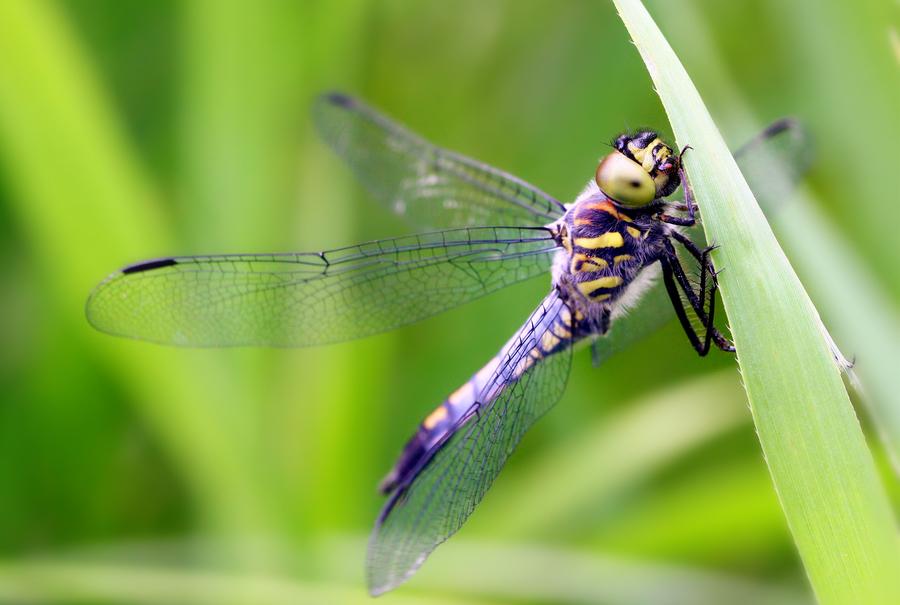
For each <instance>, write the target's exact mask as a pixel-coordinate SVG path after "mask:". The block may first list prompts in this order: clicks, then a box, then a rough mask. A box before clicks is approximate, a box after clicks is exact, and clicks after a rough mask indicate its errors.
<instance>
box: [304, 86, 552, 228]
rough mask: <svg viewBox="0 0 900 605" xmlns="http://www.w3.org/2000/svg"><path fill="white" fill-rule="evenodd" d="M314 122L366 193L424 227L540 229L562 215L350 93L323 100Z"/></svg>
mask: <svg viewBox="0 0 900 605" xmlns="http://www.w3.org/2000/svg"><path fill="white" fill-rule="evenodd" d="M314 119H315V122H316V125H317V127H318V129H319V132H320V133H321V135H322V138H323V139H324V140H325V141H326V142H328V144H329V145H330V146H331V147H332V148H334V150H335V151H336V152H337V153H338V155H340V156H341V157H342V158H344V160H346V162H347V163H348V164H349V165H350V167H351V168H352V169H353V171H354V172H355V173H356V175H357V177H358V178H359V180H360V181H361V182H362V183H363V185H364V186H365V187H366V188H367V189H368V190H369V192H370V193H371V194H372V195H373V196H374V197H375V198H377V199H378V200H379V201H380V202H381V203H383V204H384V205H386V206H387V207H388V209H389V210H390V211H392V212H395V213H397V214H400V215H402V216H404V217H405V218H406V219H408V220H409V221H410V222H411V223H412V224H413V225H415V226H417V227H419V228H452V227H470V226H478V225H504V226H523V227H527V226H537V225H545V224H547V223H550V222H553V221H555V220H556V219H558V218H559V217H560V216H562V215H563V213H565V207H564V206H563V204H562V203H560V202H559V201H557V200H556V199H554V198H553V197H551V196H550V195H548V194H546V193H544V192H543V191H541V190H539V189H537V188H536V187H534V186H532V185H529V184H528V183H526V182H524V181H522V180H521V179H518V178H516V177H514V176H512V175H510V174H507V173H506V172H503V171H502V170H498V169H496V168H492V167H490V166H488V165H486V164H482V163H481V162H477V161H475V160H472V159H470V158H467V157H465V156H462V155H460V154H458V153H454V152H452V151H447V150H446V149H441V148H439V147H436V146H435V145H432V144H431V143H429V142H428V141H426V140H425V139H423V138H422V137H420V136H418V135H416V134H414V133H412V132H410V131H409V130H407V129H406V128H404V127H402V126H400V125H399V124H397V123H396V122H393V121H392V120H390V119H389V118H387V117H385V116H384V115H382V114H380V113H378V112H377V111H375V110H374V109H372V108H371V107H369V106H368V105H365V104H364V103H362V102H361V101H358V100H356V99H353V98H351V97H348V96H346V95H342V94H336V93H333V94H328V95H323V96H322V97H320V98H319V99H318V100H317V102H316V105H315V109H314Z"/></svg>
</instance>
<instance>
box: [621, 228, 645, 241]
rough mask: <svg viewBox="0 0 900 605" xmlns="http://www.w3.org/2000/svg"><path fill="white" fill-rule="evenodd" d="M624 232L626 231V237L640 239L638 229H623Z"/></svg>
mask: <svg viewBox="0 0 900 605" xmlns="http://www.w3.org/2000/svg"><path fill="white" fill-rule="evenodd" d="M625 230H626V231H628V235H630V236H631V237H633V238H634V239H640V238H641V230H640V229H635V228H634V227H625Z"/></svg>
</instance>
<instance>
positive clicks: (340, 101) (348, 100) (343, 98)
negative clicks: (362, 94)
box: [322, 92, 356, 108]
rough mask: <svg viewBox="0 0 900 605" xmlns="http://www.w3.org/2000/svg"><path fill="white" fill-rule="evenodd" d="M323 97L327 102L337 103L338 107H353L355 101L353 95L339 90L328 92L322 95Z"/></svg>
mask: <svg viewBox="0 0 900 605" xmlns="http://www.w3.org/2000/svg"><path fill="white" fill-rule="evenodd" d="M322 97H323V98H325V99H327V100H328V102H329V103H331V104H333V105H337V106H339V107H350V108H352V107H355V106H356V101H355V100H354V99H353V97H349V96H347V95H345V94H344V93H341V92H329V93H325V94H324V95H322Z"/></svg>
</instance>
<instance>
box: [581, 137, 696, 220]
mask: <svg viewBox="0 0 900 605" xmlns="http://www.w3.org/2000/svg"><path fill="white" fill-rule="evenodd" d="M613 148H614V149H615V151H613V152H612V153H610V154H609V155H607V156H606V157H604V158H603V159H602V160H600V164H599V166H597V174H596V176H595V179H596V181H597V186H598V187H600V190H601V191H603V193H605V194H606V195H607V196H608V197H610V198H611V199H613V200H614V201H616V202H618V203H619V204H621V205H623V206H627V207H630V208H638V207H640V206H646V205H647V204H649V203H650V202H652V201H653V200H655V199H658V198H661V197H666V196H667V195H670V194H671V193H672V192H673V191H675V190H676V189H678V185H680V184H681V178H680V177H679V175H678V170H679V168H680V167H681V162H680V156H679V155H678V154H677V153H675V152H674V151H673V150H672V148H671V147H669V146H668V145H666V144H665V143H663V142H662V140H660V138H659V136H658V135H657V133H656V132H654V131H652V130H639V131H636V132H633V133H626V134H623V135H621V136H619V137H618V138H616V140H615V141H613Z"/></svg>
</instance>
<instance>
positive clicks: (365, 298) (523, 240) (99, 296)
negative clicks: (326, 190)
mask: <svg viewBox="0 0 900 605" xmlns="http://www.w3.org/2000/svg"><path fill="white" fill-rule="evenodd" d="M555 246H556V244H555V242H554V240H553V239H552V238H551V236H550V234H549V232H548V231H547V230H546V229H542V228H530V229H528V228H517V227H481V228H469V229H451V230H447V231H439V232H434V233H428V234H422V235H413V236H408V237H400V238H393V239H387V240H380V241H374V242H370V243H366V244H360V245H356V246H350V247H346V248H339V249H336V250H329V251H325V252H317V253H296V254H239V255H221V256H182V257H171V258H164V259H158V260H153V261H147V262H143V263H138V264H136V265H131V266H129V267H125V268H124V269H122V270H121V271H118V272H116V273H114V274H113V275H111V276H110V277H109V278H107V279H106V281H104V282H103V283H102V284H100V285H99V286H98V287H97V288H96V289H95V290H94V292H93V293H92V294H91V296H90V298H89V299H88V302H87V316H88V320H89V321H90V322H91V324H93V325H94V327H96V328H97V329H99V330H101V331H103V332H108V333H111V334H115V335H119V336H128V337H132V338H139V339H143V340H149V341H153V342H158V343H165V344H176V345H185V346H201V347H215V346H239V345H269V346H306V345H317V344H324V343H331V342H337V341H342V340H348V339H352V338H358V337H362V336H366V335H369V334H374V333H377V332H382V331H386V330H390V329H392V328H395V327H397V326H401V325H404V324H408V323H412V322H414V321H417V320H419V319H422V318H425V317H428V316H430V315H433V314H435V313H438V312H440V311H443V310H446V309H449V308H451V307H454V306H456V305H459V304H461V303H464V302H467V301H470V300H473V299H475V298H478V297H480V296H482V295H484V294H487V293H489V292H492V291H494V290H497V289H499V288H502V287H504V286H506V285H509V284H511V283H513V282H517V281H520V280H523V279H527V278H529V277H532V276H536V275H539V274H540V273H542V272H545V271H547V270H548V268H549V265H550V262H551V258H552V254H553V251H554V250H555Z"/></svg>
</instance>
